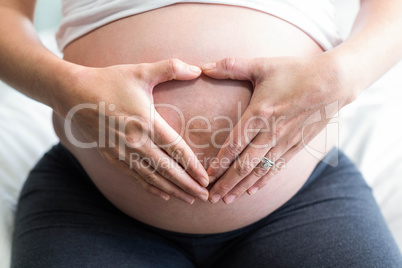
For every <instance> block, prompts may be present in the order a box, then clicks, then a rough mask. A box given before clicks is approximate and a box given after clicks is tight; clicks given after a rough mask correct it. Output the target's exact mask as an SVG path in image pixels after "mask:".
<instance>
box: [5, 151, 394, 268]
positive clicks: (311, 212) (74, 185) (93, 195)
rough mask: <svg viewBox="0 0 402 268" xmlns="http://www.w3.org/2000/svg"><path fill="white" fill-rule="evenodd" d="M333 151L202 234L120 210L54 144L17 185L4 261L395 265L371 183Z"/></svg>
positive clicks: (22, 263) (92, 264)
mask: <svg viewBox="0 0 402 268" xmlns="http://www.w3.org/2000/svg"><path fill="white" fill-rule="evenodd" d="M334 157H338V163H339V164H338V166H336V167H331V166H329V165H327V164H325V163H324V162H321V163H320V164H318V165H317V167H316V169H315V170H314V172H313V174H312V175H311V176H310V178H309V179H308V181H307V183H306V184H305V185H304V186H303V188H302V189H301V190H300V191H299V192H298V193H297V194H296V195H295V196H294V197H293V198H292V199H291V200H289V201H288V202H287V203H286V204H284V205H283V206H282V207H280V208H279V209H278V210H276V211H275V212H274V213H272V214H271V215H269V216H267V217H265V218H264V219H262V220H260V221H258V222H255V223H253V224H251V225H249V226H246V227H244V228H241V229H238V230H235V231H231V232H225V233H219V234H205V235H202V234H183V233H176V232H171V231H166V230H162V229H158V228H155V227H152V226H149V225H146V224H144V223H141V222H139V221H137V220H134V219H132V218H130V217H128V216H126V215H125V214H123V213H122V212H120V211H119V210H118V209H116V208H115V207H114V206H113V205H112V204H111V203H109V202H108V201H107V200H106V199H105V198H104V197H103V196H102V194H101V193H100V192H99V191H98V190H97V188H96V187H95V186H94V185H93V184H92V182H91V180H90V179H89V177H88V176H87V174H86V173H85V172H84V170H83V169H82V167H81V166H80V165H79V164H78V162H77V161H76V159H75V158H74V157H73V156H72V155H71V154H70V153H69V152H68V151H67V150H66V149H65V148H64V147H63V146H62V145H60V144H59V145H57V146H55V147H53V148H52V149H51V150H50V151H49V152H48V153H47V154H46V155H45V156H44V157H43V158H42V159H41V160H40V162H39V163H38V164H37V165H36V167H35V168H34V169H33V170H32V172H31V173H30V175H29V178H28V180H27V182H26V184H25V186H24V188H23V190H22V193H21V197H20V201H19V205H18V212H17V217H16V226H15V233H14V240H13V255H12V267H68V268H71V267H96V268H98V267H113V268H115V267H174V268H176V267H179V268H180V267H253V268H254V267H402V257H401V253H400V251H399V249H398V247H397V245H396V244H395V241H394V239H393V237H392V236H391V233H390V231H389V230H388V227H387V225H386V224H385V222H384V219H383V217H382V215H381V213H380V210H379V208H378V206H377V204H376V202H375V200H374V198H373V195H372V192H371V189H370V188H369V187H368V186H367V184H366V182H365V181H364V179H363V178H362V176H361V174H360V173H359V171H358V170H357V169H356V167H355V166H354V165H353V164H352V162H351V161H350V160H349V159H348V158H347V157H346V156H345V155H344V154H343V153H341V152H339V151H337V150H335V149H334V150H332V151H331V153H330V154H329V155H328V156H327V157H326V158H327V159H326V160H327V161H326V162H327V163H328V161H329V159H330V158H334ZM267 187H269V186H267ZM256 205H258V204H256Z"/></svg>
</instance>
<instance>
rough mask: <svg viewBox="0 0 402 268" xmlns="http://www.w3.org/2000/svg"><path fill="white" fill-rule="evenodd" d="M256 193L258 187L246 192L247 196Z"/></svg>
mask: <svg viewBox="0 0 402 268" xmlns="http://www.w3.org/2000/svg"><path fill="white" fill-rule="evenodd" d="M257 191H258V187H253V188H251V189H250V190H249V191H248V194H249V195H253V194H255V193H256V192H257Z"/></svg>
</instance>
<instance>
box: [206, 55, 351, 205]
mask: <svg viewBox="0 0 402 268" xmlns="http://www.w3.org/2000/svg"><path fill="white" fill-rule="evenodd" d="M202 69H203V72H204V74H206V75H208V76H210V77H212V78H216V79H236V80H249V81H251V82H252V84H253V87H254V92H253V95H252V98H251V100H250V103H249V106H248V107H247V109H246V110H245V112H244V113H243V115H242V117H241V119H240V121H239V122H238V123H237V124H236V126H235V127H234V129H233V130H232V132H231V133H230V135H229V137H228V138H227V139H226V141H225V143H224V145H223V147H222V149H221V150H220V151H219V153H218V155H217V157H216V159H215V160H214V161H213V162H212V163H211V165H210V167H209V168H208V170H207V172H208V174H209V175H210V183H212V182H214V181H216V180H217V179H218V178H219V180H217V181H216V183H215V184H214V186H213V187H212V189H211V190H210V201H211V202H213V203H216V202H218V201H219V200H220V199H221V198H222V197H223V201H224V202H225V203H228V204H229V203H232V202H233V201H234V200H235V199H236V198H238V197H239V196H240V195H242V194H243V193H244V192H245V191H248V193H249V194H250V195H251V194H253V193H255V192H256V191H257V190H259V189H261V188H262V187H264V186H265V185H266V184H267V183H268V181H269V179H270V178H271V177H272V176H274V175H275V174H276V173H277V172H278V171H279V170H280V168H281V165H284V164H285V163H286V162H288V161H289V160H290V159H291V158H292V157H293V156H294V155H296V154H297V153H298V152H299V151H300V150H301V149H302V148H303V146H304V145H306V144H308V143H309V142H310V141H311V140H312V139H313V138H314V137H315V136H316V135H317V134H318V133H319V132H320V131H321V130H322V129H323V128H324V127H325V126H326V125H327V123H328V121H329V120H330V119H331V118H332V117H333V115H334V114H335V113H337V112H338V107H339V108H341V107H342V106H344V105H345V104H346V103H347V102H349V99H350V98H352V97H353V96H347V94H345V93H344V92H341V90H340V88H341V87H340V86H339V85H340V83H339V80H338V79H339V78H338V77H337V74H336V73H334V72H333V71H332V70H335V69H334V68H332V67H331V62H329V61H328V59H326V58H324V57H320V56H316V57H314V58H312V59H302V58H293V57H292V58H291V57H283V58H256V59H247V58H226V59H224V60H221V61H219V62H216V63H210V64H206V65H204V66H203V67H202ZM334 104H335V105H334ZM317 111H318V116H319V115H320V114H319V112H320V111H321V113H322V112H325V113H324V114H325V116H324V118H321V119H320V120H318V122H315V121H317V120H316V119H314V118H313V117H314V116H313V117H312V115H313V114H315V115H317V113H316V112H317ZM312 120H313V121H314V124H312ZM263 157H267V158H268V159H270V160H272V161H273V162H275V161H277V162H276V164H275V165H273V166H272V167H271V168H270V169H269V168H268V169H267V168H264V167H263V165H262V163H261V160H262V159H263ZM279 159H280V161H278V160H279ZM279 162H280V164H279ZM223 163H225V164H226V166H225V165H223ZM229 165H231V166H230V167H228V166H229Z"/></svg>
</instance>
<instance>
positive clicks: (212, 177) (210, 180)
mask: <svg viewBox="0 0 402 268" xmlns="http://www.w3.org/2000/svg"><path fill="white" fill-rule="evenodd" d="M208 178H209V183H211V182H214V181H215V180H216V177H214V176H208Z"/></svg>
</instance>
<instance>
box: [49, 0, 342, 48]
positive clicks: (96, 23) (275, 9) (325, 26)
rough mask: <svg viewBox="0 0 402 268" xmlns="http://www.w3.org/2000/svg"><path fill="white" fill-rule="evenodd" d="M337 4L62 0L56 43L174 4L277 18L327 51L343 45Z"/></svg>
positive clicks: (320, 0) (307, 0)
mask: <svg viewBox="0 0 402 268" xmlns="http://www.w3.org/2000/svg"><path fill="white" fill-rule="evenodd" d="M333 1H334V0H228V1H225V0H201V1H194V0H193V1H188V0H184V1H173V0H76V1H73V0H62V2H63V6H62V13H63V19H62V21H61V25H60V28H59V29H58V31H57V34H56V39H57V44H58V46H59V49H60V51H63V49H64V48H65V47H66V45H67V44H69V43H70V42H71V41H73V40H74V39H77V38H79V37H81V36H83V35H85V34H87V33H89V32H90V31H92V30H95V29H96V28H98V27H101V26H103V25H105V24H107V23H110V22H112V21H114V20H118V19H121V18H124V17H127V16H131V15H135V14H138V13H142V12H145V11H149V10H152V9H156V8H160V7H164V6H168V5H171V4H175V3H188V2H190V3H191V2H192V3H195V2H196V3H210V4H213V3H215V4H225V5H234V6H242V7H248V8H252V9H255V10H259V11H262V12H265V13H267V14H270V15H274V16H276V17H278V18H281V19H283V20H285V21H287V22H289V23H292V24H293V25H295V26H297V27H298V28H300V29H301V30H302V31H304V32H305V33H306V34H308V35H309V36H310V37H311V38H313V39H314V40H315V41H316V42H317V43H318V44H319V45H320V46H321V47H322V48H323V49H324V50H328V49H331V48H333V47H334V46H336V45H338V44H339V43H341V41H342V40H341V38H340V36H339V33H338V30H337V27H336V24H335V21H334V16H335V14H334V13H335V7H334V3H333Z"/></svg>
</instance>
